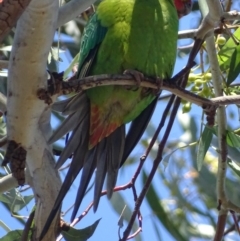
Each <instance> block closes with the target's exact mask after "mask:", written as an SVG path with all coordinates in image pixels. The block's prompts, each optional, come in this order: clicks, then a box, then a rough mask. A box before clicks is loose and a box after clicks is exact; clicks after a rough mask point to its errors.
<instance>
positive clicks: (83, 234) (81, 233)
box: [61, 219, 101, 241]
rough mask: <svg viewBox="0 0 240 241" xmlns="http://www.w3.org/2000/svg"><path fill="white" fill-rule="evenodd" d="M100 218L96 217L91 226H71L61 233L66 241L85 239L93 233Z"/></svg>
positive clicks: (84, 240)
mask: <svg viewBox="0 0 240 241" xmlns="http://www.w3.org/2000/svg"><path fill="white" fill-rule="evenodd" d="M100 220H101V219H98V220H97V221H96V222H94V223H93V224H92V225H91V226H88V227H87V228H84V229H74V228H72V227H71V228H70V229H69V231H68V232H66V231H63V232H61V234H62V235H63V237H64V239H65V240H66V241H76V240H78V241H86V240H88V239H89V238H90V237H91V236H92V235H93V233H94V232H95V230H96V227H97V226H98V223H99V222H100Z"/></svg>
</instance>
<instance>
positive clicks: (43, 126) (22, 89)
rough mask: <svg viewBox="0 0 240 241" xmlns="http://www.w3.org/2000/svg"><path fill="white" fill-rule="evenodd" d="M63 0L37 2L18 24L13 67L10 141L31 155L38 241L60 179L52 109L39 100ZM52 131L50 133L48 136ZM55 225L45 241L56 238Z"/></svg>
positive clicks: (29, 168)
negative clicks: (53, 151) (48, 140)
mask: <svg viewBox="0 0 240 241" xmlns="http://www.w3.org/2000/svg"><path fill="white" fill-rule="evenodd" d="M57 13H58V1H55V0H42V1H39V0H32V1H31V3H30V5H29V7H28V8H27V9H26V10H25V12H24V13H23V15H22V16H21V18H20V19H19V21H18V25H17V29H16V34H15V38H14V43H13V48H12V52H11V57H10V63H9V78H8V103H7V109H8V113H7V129H8V140H14V141H16V142H17V143H20V144H21V146H22V147H23V148H25V150H26V151H27V160H26V161H27V168H28V171H29V174H30V176H31V178H32V180H30V183H31V184H32V187H33V191H34V193H35V197H36V206H37V207H36V212H35V227H37V229H36V232H35V233H34V239H36V237H37V236H38V235H39V234H40V232H41V229H42V227H43V225H44V223H45V221H46V219H47V217H48V214H49V212H50V210H51V208H52V206H53V202H54V200H55V198H56V196H57V194H58V191H59V187H60V178H59V176H58V174H57V172H56V171H55V169H54V161H53V159H52V157H51V154H50V151H49V150H48V149H49V147H48V145H47V143H46V138H47V135H50V134H51V132H50V131H49V128H48V127H49V120H50V109H49V108H48V107H47V106H46V105H45V104H44V103H43V102H42V101H39V99H38V98H37V97H36V91H37V89H38V88H39V87H44V86H45V85H46V78H47V74H46V62H47V57H48V53H49V50H50V47H51V44H52V39H53V36H54V32H55V29H56V24H57V17H58V15H57ZM46 130H48V132H47V133H43V131H46ZM56 226H57V223H56V221H55V222H54V223H53V224H52V227H51V228H50V229H49V230H50V232H49V234H48V235H47V236H46V238H45V240H54V239H55V231H56V229H55V227H56Z"/></svg>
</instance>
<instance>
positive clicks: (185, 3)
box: [175, 0, 192, 19]
mask: <svg viewBox="0 0 240 241" xmlns="http://www.w3.org/2000/svg"><path fill="white" fill-rule="evenodd" d="M175 5H176V6H178V7H177V13H178V18H179V19H180V18H181V17H184V16H185V15H188V14H189V13H190V12H191V10H192V1H191V0H180V1H179V0H175Z"/></svg>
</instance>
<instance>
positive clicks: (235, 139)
mask: <svg viewBox="0 0 240 241" xmlns="http://www.w3.org/2000/svg"><path fill="white" fill-rule="evenodd" d="M227 144H228V145H229V146H231V147H240V136H239V135H237V134H235V133H234V132H232V131H227Z"/></svg>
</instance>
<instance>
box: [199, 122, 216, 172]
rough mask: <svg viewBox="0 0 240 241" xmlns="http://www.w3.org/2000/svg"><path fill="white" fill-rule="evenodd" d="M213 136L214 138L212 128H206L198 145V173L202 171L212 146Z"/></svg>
mask: <svg viewBox="0 0 240 241" xmlns="http://www.w3.org/2000/svg"><path fill="white" fill-rule="evenodd" d="M212 136H213V129H212V128H210V127H209V126H205V128H204V130H203V132H202V135H201V138H200V140H199V145H198V152H197V169H198V171H200V170H201V169H202V164H203V160H204V157H205V155H206V153H207V150H208V148H209V146H210V144H211V141H212Z"/></svg>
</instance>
